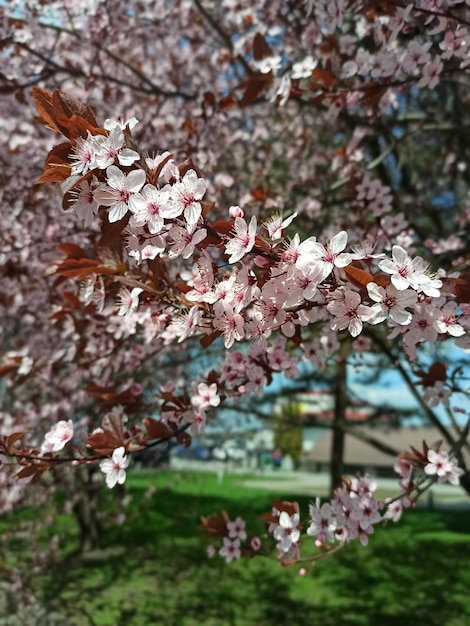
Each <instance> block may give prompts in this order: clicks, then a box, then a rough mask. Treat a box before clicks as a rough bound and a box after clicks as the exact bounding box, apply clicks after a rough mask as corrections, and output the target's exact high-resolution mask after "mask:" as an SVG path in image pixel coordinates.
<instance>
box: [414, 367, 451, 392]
mask: <svg viewBox="0 0 470 626" xmlns="http://www.w3.org/2000/svg"><path fill="white" fill-rule="evenodd" d="M413 373H414V374H415V375H416V376H418V377H419V378H421V380H420V381H418V382H417V383H416V384H417V385H423V387H432V386H433V385H434V383H436V382H437V381H441V382H444V381H445V380H446V378H447V365H446V364H445V363H441V362H440V361H436V362H435V363H433V364H432V365H431V367H430V368H429V371H427V372H426V371H424V370H417V371H415V372H413Z"/></svg>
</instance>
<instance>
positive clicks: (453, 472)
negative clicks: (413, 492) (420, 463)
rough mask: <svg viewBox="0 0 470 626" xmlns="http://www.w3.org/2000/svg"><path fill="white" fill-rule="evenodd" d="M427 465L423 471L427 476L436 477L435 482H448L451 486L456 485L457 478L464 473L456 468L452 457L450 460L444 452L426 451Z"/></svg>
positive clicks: (457, 482)
mask: <svg viewBox="0 0 470 626" xmlns="http://www.w3.org/2000/svg"><path fill="white" fill-rule="evenodd" d="M428 461H429V463H428V464H427V465H426V466H425V468H424V471H425V473H426V474H428V476H437V482H439V483H445V482H449V483H450V484H451V485H458V484H459V478H460V476H461V475H462V474H463V473H464V471H463V469H461V468H460V467H458V465H457V461H456V459H455V458H454V457H452V458H450V457H449V454H448V453H447V452H445V451H442V452H436V451H435V450H431V449H429V450H428Z"/></svg>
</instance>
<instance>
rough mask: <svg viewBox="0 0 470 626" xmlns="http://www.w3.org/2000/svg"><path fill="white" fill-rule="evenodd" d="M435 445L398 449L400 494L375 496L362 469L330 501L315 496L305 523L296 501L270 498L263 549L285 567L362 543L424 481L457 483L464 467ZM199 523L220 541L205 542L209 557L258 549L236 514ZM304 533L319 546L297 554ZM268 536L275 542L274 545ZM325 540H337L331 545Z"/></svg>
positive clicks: (413, 497)
mask: <svg viewBox="0 0 470 626" xmlns="http://www.w3.org/2000/svg"><path fill="white" fill-rule="evenodd" d="M439 448H440V443H436V444H434V445H433V446H432V447H428V446H427V445H426V444H424V446H423V452H419V451H417V450H414V451H413V454H411V453H403V454H402V455H400V457H398V458H397V460H396V462H395V465H394V467H395V470H396V472H397V474H398V475H399V477H400V489H401V493H400V494H399V495H398V496H397V497H396V498H395V499H393V500H390V499H388V500H386V501H385V502H380V501H379V500H377V499H376V498H375V496H374V492H375V491H376V489H377V483H376V482H375V481H373V480H372V479H371V477H370V476H369V475H368V474H365V475H364V476H359V475H358V476H357V477H356V478H354V479H352V480H349V479H343V484H342V485H341V487H339V488H338V489H336V491H335V493H334V496H333V498H332V499H331V500H330V501H329V502H324V503H323V504H322V503H321V502H320V499H319V498H317V499H316V501H315V503H311V504H310V505H309V514H308V519H307V521H306V522H303V521H301V516H300V510H299V505H298V503H297V502H287V501H274V502H273V508H272V511H271V512H269V513H264V514H263V515H261V519H262V520H263V521H264V522H265V524H266V531H267V535H266V539H265V540H264V542H263V547H264V552H266V550H269V549H271V547H274V548H275V549H276V551H277V556H278V560H279V562H280V563H281V564H283V565H285V566H287V565H294V564H302V563H305V562H312V563H313V562H314V561H315V560H316V559H318V558H321V557H322V556H325V555H327V554H329V553H332V552H333V550H335V549H338V548H341V547H342V546H344V545H345V544H346V543H347V542H349V541H352V540H356V539H358V540H359V541H360V542H361V544H362V545H363V546H366V545H367V544H368V542H369V535H371V534H372V533H373V532H374V526H375V525H377V524H378V523H382V525H386V523H387V521H388V520H391V521H393V522H397V521H398V520H399V519H400V517H401V515H402V512H403V508H406V507H410V506H412V504H413V502H414V501H415V500H416V498H417V497H418V495H419V489H423V485H425V486H426V488H428V487H429V486H431V485H432V484H433V483H434V482H436V480H437V482H441V483H442V482H449V483H450V484H454V485H455V484H458V479H459V476H460V475H461V474H462V473H463V471H462V470H461V469H460V468H459V467H458V466H457V462H456V459H455V457H454V456H451V455H449V453H448V452H446V451H440V450H439ZM415 470H416V471H417V472H418V474H419V475H418V477H416V478H415V477H414V476H413V473H414V471H415ZM414 479H415V480H416V482H414ZM202 522H203V523H202V527H201V528H202V529H203V530H204V531H206V532H207V533H209V534H210V535H211V536H214V535H215V536H217V537H218V538H219V540H220V541H221V547H220V548H217V547H216V546H215V545H214V544H213V543H212V544H211V545H210V546H209V548H208V555H209V556H210V557H213V556H214V555H216V554H219V555H220V556H222V557H224V558H225V560H226V561H227V563H230V562H232V561H233V560H236V559H239V558H241V557H243V556H245V557H252V556H255V555H256V554H257V553H258V551H259V549H260V548H261V545H262V544H261V540H260V539H259V537H252V538H251V539H250V540H249V541H248V539H247V532H246V529H245V526H246V524H245V522H244V521H243V520H242V519H240V518H237V519H236V520H235V521H233V522H232V521H230V519H229V517H228V515H227V513H226V512H225V511H224V513H223V515H222V516H217V515H212V516H209V517H207V518H203V520H202ZM306 535H307V536H308V537H312V538H314V542H315V546H316V547H317V548H318V550H319V551H318V552H317V553H316V554H315V555H314V556H309V557H303V556H302V555H301V546H302V543H303V542H304V540H306V539H307V537H306ZM271 537H272V539H271ZM272 540H274V541H275V542H276V543H275V545H274V546H273V545H272V544H273V541H272ZM242 541H245V542H246V544H247V545H246V547H242V546H241V542H242ZM329 544H336V547H333V545H329ZM305 571H306V570H305V569H304V568H302V569H301V570H300V572H299V573H301V574H304V573H305Z"/></svg>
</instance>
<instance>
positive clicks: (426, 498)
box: [171, 459, 470, 511]
mask: <svg viewBox="0 0 470 626" xmlns="http://www.w3.org/2000/svg"><path fill="white" fill-rule="evenodd" d="M171 466H172V469H174V470H179V471H190V472H192V471H194V472H206V473H214V474H218V475H219V476H221V477H222V475H223V473H224V472H228V473H230V474H240V475H243V477H242V476H240V484H242V485H243V486H245V487H252V488H253V489H267V490H269V491H282V492H284V493H285V494H286V497H290V494H292V495H307V496H308V495H311V496H312V498H313V497H314V496H316V495H322V496H323V495H327V494H328V492H329V485H330V477H329V474H324V473H322V474H316V473H309V472H286V471H282V470H278V471H275V470H265V471H262V472H261V471H259V470H250V469H247V468H246V467H245V468H243V467H237V466H236V465H230V464H229V465H226V464H225V463H223V462H221V461H192V460H187V459H184V460H183V459H178V460H177V462H176V463H175V462H172V464H171ZM250 474H251V476H250V478H247V475H250ZM377 482H378V484H379V489H380V490H381V491H382V492H390V494H396V493H398V480H396V479H394V478H379V479H377ZM430 494H431V495H430ZM419 503H420V505H421V506H428V507H429V506H433V507H435V508H436V509H441V510H443V509H445V510H469V511H470V496H469V495H468V494H467V493H466V492H465V490H464V489H462V488H461V487H456V486H454V485H448V484H446V485H439V484H436V485H433V487H432V488H431V489H430V490H429V491H428V492H427V493H425V494H423V496H422V497H421V500H420V501H419Z"/></svg>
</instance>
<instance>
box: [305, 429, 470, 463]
mask: <svg viewBox="0 0 470 626" xmlns="http://www.w3.org/2000/svg"><path fill="white" fill-rule="evenodd" d="M356 428H357V431H358V432H360V433H362V434H364V435H365V436H367V437H373V438H374V439H377V440H378V441H380V442H381V443H384V444H385V445H387V446H389V447H390V448H394V449H395V450H397V452H405V451H411V450H410V446H414V447H415V448H416V449H418V450H420V449H422V445H423V440H424V441H426V443H427V444H428V445H431V444H432V443H434V442H435V441H438V440H440V439H444V438H443V436H442V435H441V433H440V432H439V431H438V430H437V429H436V428H431V427H411V426H408V427H402V428H387V427H376V428H370V427H365V426H357V427H356ZM449 431H450V432H451V434H452V435H453V436H454V437H455V439H458V435H456V434H455V431H454V430H452V429H449ZM332 436H333V433H332V431H331V430H330V429H328V430H325V432H324V433H323V434H322V435H321V436H320V437H319V438H318V440H317V442H316V443H315V445H314V447H313V448H312V450H310V451H309V452H308V453H307V455H306V457H305V458H306V459H308V460H310V461H314V462H317V463H329V462H330V456H331V443H332ZM448 448H449V446H448V444H447V442H446V441H445V440H444V443H443V449H448ZM463 454H464V458H465V461H466V462H467V461H468V463H470V454H469V452H468V450H467V449H465V448H464V449H463ZM344 462H345V464H346V465H359V466H373V467H390V464H391V462H393V458H392V457H391V456H390V455H387V454H385V453H384V452H381V451H380V450H377V448H374V447H373V446H372V445H370V444H368V443H366V442H365V441H362V440H360V439H358V438H356V437H353V436H352V435H350V434H348V433H346V435H345V454H344Z"/></svg>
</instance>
